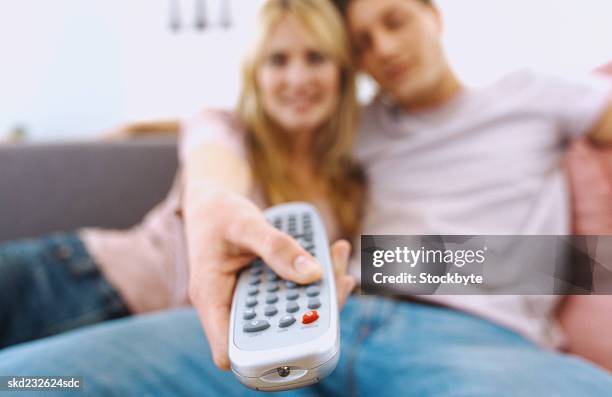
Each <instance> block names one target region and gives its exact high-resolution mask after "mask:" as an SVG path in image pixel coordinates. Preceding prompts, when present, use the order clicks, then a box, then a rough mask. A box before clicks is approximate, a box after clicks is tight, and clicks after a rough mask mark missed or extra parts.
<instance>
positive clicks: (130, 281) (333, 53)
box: [0, 0, 365, 347]
mask: <svg viewBox="0 0 612 397" xmlns="http://www.w3.org/2000/svg"><path fill="white" fill-rule="evenodd" d="M260 18H261V19H260V21H261V22H260V27H261V31H260V36H259V39H258V40H257V43H256V45H255V46H254V48H253V51H252V52H251V53H250V54H249V56H248V57H247V59H246V61H245V64H244V71H243V89H242V95H241V99H240V103H239V106H238V109H237V111H236V112H235V113H229V112H215V111H208V112H205V113H203V114H200V115H198V116H196V117H194V118H193V119H192V120H189V121H188V122H187V123H186V124H185V126H184V127H185V128H184V131H185V134H184V137H183V139H182V142H181V148H180V157H181V161H182V165H183V167H182V168H183V173H182V175H179V177H177V180H176V183H175V184H174V187H173V189H172V191H171V193H170V195H169V196H168V198H167V199H166V200H165V201H164V202H163V203H162V204H160V205H159V206H158V207H157V208H155V209H154V210H153V211H152V212H151V213H150V214H149V215H148V216H147V217H146V218H145V220H144V222H143V223H142V224H141V225H139V226H137V227H135V228H133V229H131V230H129V231H107V230H97V229H86V230H81V231H79V232H77V233H72V234H68V235H55V236H50V237H46V238H43V239H38V240H29V241H22V242H15V243H9V244H5V245H4V246H2V247H1V248H0V273H1V274H2V278H1V280H2V281H1V282H2V283H3V284H4V283H6V284H5V285H3V286H1V287H0V297H1V298H2V305H0V316H2V317H1V319H0V347H2V346H9V345H12V344H16V343H22V342H26V341H29V340H33V339H37V338H41V337H44V336H48V335H52V334H56V333H60V332H63V331H67V330H69V329H72V328H76V327H80V326H83V325H89V324H93V323H96V322H100V321H104V320H108V319H112V318H117V317H122V316H126V315H128V314H131V313H144V312H149V311H154V310H161V309H167V308H170V307H175V306H181V305H185V304H187V303H188V301H189V298H188V288H187V287H188V271H187V260H186V258H188V257H189V259H190V262H193V263H199V262H200V259H201V255H202V251H207V250H209V247H208V246H207V245H206V241H205V240H201V239H200V236H201V235H202V233H204V232H205V231H206V229H207V228H210V227H211V226H210V225H209V224H207V222H206V220H207V213H210V211H215V206H218V205H223V202H227V200H239V201H240V200H242V202H243V204H244V205H243V208H244V209H245V213H246V212H248V211H254V212H256V213H257V214H259V215H261V210H260V209H261V208H265V207H266V206H269V205H274V204H278V203H282V202H286V201H293V200H303V201H311V202H313V203H314V204H315V205H317V206H318V207H319V209H320V211H321V212H322V214H323V216H324V219H325V222H326V225H327V227H328V233H329V236H330V237H332V239H334V240H335V239H337V238H349V239H350V238H352V237H354V236H356V235H358V230H359V219H360V214H361V212H362V208H363V202H364V196H365V188H364V181H363V176H362V173H361V171H360V169H359V168H358V167H357V166H356V165H355V164H354V162H353V161H352V159H351V157H350V152H351V145H352V139H353V132H354V129H355V122H356V117H357V114H356V113H357V104H356V99H355V86H354V72H353V69H352V66H351V59H350V53H349V46H348V38H347V37H346V34H345V32H344V28H343V25H342V21H341V18H340V16H339V15H338V14H337V11H336V10H335V9H334V8H333V6H332V5H331V4H329V3H328V2H326V1H325V2H313V1H307V0H292V1H281V0H271V1H269V2H267V3H266V5H265V6H264V8H263V10H262V13H261V16H260ZM181 194H182V195H183V197H184V200H181ZM183 201H184V202H183ZM182 205H183V207H184V209H185V216H184V217H185V222H184V224H183V222H182V221H181V219H180V214H179V213H180V212H181V211H180V210H181V206H182ZM255 208H257V209H256V210H254V209H255ZM183 231H185V232H186V236H185V237H186V240H187V241H188V243H189V244H188V246H189V247H190V249H189V251H188V252H186V250H185V238H184V237H183ZM348 250H349V246H348V244H347V243H346V242H340V243H338V244H336V245H335V246H334V248H333V254H334V257H335V258H336V259H337V260H336V261H335V262H336V264H338V263H340V262H345V261H346V256H347V255H348ZM338 258H340V259H338ZM249 260H250V258H248V257H245V258H244V260H242V261H240V263H238V264H236V265H235V266H244V265H246V263H248V261H249ZM227 266H230V267H231V266H233V264H228V265H227ZM342 268H344V267H342ZM282 271H283V270H280V272H281V273H282ZM191 273H192V275H191V277H192V279H193V278H195V277H200V272H199V270H198V268H197V266H196V268H192V269H191ZM281 275H283V274H281ZM284 275H285V276H288V277H290V278H291V276H292V275H291V274H284ZM313 276H314V277H316V274H307V276H306V278H302V279H300V280H301V281H308V280H309V279H310V277H313ZM338 276H339V277H338V282H339V283H340V290H341V291H344V290H346V291H347V293H348V290H349V289H351V288H352V286H353V285H354V283H353V282H352V279H351V278H349V277H348V276H346V277H345V276H343V275H341V274H338ZM297 277H298V279H299V277H300V276H299V275H298V276H297ZM298 281H299V280H298ZM226 293H227V294H231V288H230V289H229V290H228V291H226ZM341 295H342V296H343V295H344V294H341ZM15 298H17V299H15ZM342 299H343V298H342ZM15 301H17V302H19V307H17V304H14V305H9V304H5V302H6V303H8V302H15Z"/></svg>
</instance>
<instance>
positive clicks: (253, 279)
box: [249, 276, 261, 285]
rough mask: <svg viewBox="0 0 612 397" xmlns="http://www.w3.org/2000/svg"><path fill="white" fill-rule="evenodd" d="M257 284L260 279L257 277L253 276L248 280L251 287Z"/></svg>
mask: <svg viewBox="0 0 612 397" xmlns="http://www.w3.org/2000/svg"><path fill="white" fill-rule="evenodd" d="M259 283H261V279H260V278H259V277H257V276H253V277H251V279H250V280H249V284H251V285H257V284H259Z"/></svg>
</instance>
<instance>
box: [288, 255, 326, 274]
mask: <svg viewBox="0 0 612 397" xmlns="http://www.w3.org/2000/svg"><path fill="white" fill-rule="evenodd" d="M293 266H294V267H295V270H297V271H298V272H299V273H302V274H312V273H315V272H318V271H319V267H320V266H319V265H318V264H316V263H315V262H314V261H312V260H311V259H308V258H307V257H305V256H303V255H300V256H298V257H297V258H295V261H294V262H293Z"/></svg>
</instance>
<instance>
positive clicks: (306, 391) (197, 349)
mask: <svg viewBox="0 0 612 397" xmlns="http://www.w3.org/2000/svg"><path fill="white" fill-rule="evenodd" d="M355 306H356V305H355V303H354V302H349V303H347V306H346V309H345V310H344V311H343V324H347V326H345V327H343V331H342V338H344V340H343V344H342V345H343V346H344V347H349V348H350V347H351V346H352V345H354V340H353V336H354V335H355V332H354V331H355V329H356V327H353V326H350V325H351V322H352V321H354V319H356V318H357V317H356V316H355V313H356V311H355V310H352V307H355ZM343 353H344V352H343ZM350 357H351V356H350V354H349V355H347V354H342V355H341V359H340V363H339V365H338V368H337V370H336V371H334V372H333V373H332V374H331V375H330V376H329V377H328V378H326V379H324V380H323V381H322V382H320V383H319V384H317V385H313V386H310V387H306V388H302V389H297V390H291V391H287V392H281V393H274V395H275V396H276V395H278V396H286V397H314V396H346V395H349V393H348V388H347V386H346V381H347V373H348V370H349V369H350V366H349V365H348V360H349V359H350ZM33 374H39V375H40V374H46V375H54V376H82V377H83V384H84V386H83V387H84V389H83V390H82V391H79V392H54V393H53V395H54V396H71V395H74V396H109V397H110V396H139V397H144V396H155V397H164V396H168V397H181V396H186V397H187V396H205V397H209V396H223V397H232V396H259V397H260V396H262V395H263V394H262V393H261V392H255V391H252V390H249V389H247V388H246V387H245V386H243V385H242V384H240V383H239V382H238V380H237V379H235V378H234V376H233V374H232V373H231V372H224V371H221V370H219V369H217V368H216V367H215V365H214V363H213V361H212V358H211V354H210V350H209V347H208V343H207V342H206V339H205V336H204V333H203V331H202V327H201V325H200V322H199V319H198V317H197V315H196V313H195V312H194V310H192V309H187V308H186V309H178V310H171V311H164V312H159V313H155V314H149V315H142V316H132V317H128V318H125V319H120V320H114V321H109V322H105V323H103V324H99V325H95V326H91V327H86V328H82V329H79V330H75V331H72V332H68V333H64V334H62V335H57V336H54V337H50V338H46V339H42V340H39V341H35V342H30V343H26V344H22V345H19V346H14V347H11V348H8V349H5V350H2V351H0V376H13V375H16V376H25V375H33ZM7 395H10V394H7ZM14 395H15V396H17V397H26V396H28V395H32V396H34V395H36V394H35V393H32V394H28V393H24V392H16V393H14Z"/></svg>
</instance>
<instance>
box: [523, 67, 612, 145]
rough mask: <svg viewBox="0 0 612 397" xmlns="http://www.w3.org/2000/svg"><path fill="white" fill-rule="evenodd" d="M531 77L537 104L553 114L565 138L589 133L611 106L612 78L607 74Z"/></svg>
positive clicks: (578, 136) (574, 137)
mask: <svg viewBox="0 0 612 397" xmlns="http://www.w3.org/2000/svg"><path fill="white" fill-rule="evenodd" d="M532 77H533V78H534V84H535V85H536V87H538V95H537V100H538V101H540V103H539V104H538V105H536V106H542V107H544V108H545V110H546V111H547V112H550V113H551V114H552V116H553V117H554V118H555V120H556V121H557V123H558V124H559V127H560V131H561V132H562V134H563V136H564V137H565V138H568V139H577V138H581V137H583V136H585V135H586V134H588V133H589V132H590V131H591V129H592V128H593V127H595V125H596V124H597V122H599V120H600V119H601V117H603V115H604V113H605V111H606V110H607V109H608V108H609V107H610V106H612V79H610V78H608V77H604V76H595V75H591V76H584V77H580V78H567V77H560V76H550V75H549V76H544V75H534V76H532ZM534 99H535V98H534Z"/></svg>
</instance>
